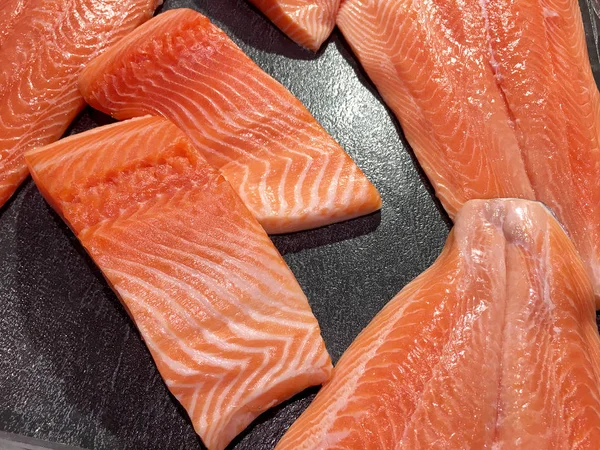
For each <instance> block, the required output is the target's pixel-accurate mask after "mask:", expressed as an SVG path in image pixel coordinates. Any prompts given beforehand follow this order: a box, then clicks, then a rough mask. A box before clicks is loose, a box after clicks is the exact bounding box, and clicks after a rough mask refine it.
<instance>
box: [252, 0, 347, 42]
mask: <svg viewBox="0 0 600 450" xmlns="http://www.w3.org/2000/svg"><path fill="white" fill-rule="evenodd" d="M250 3H252V4H253V5H254V6H256V7H257V8H258V9H260V10H261V11H262V13H263V14H264V15H265V16H267V17H268V18H269V19H271V21H272V22H273V23H274V24H275V25H277V27H278V28H279V29H280V30H281V31H283V32H284V33H285V34H287V35H288V37H289V38H290V39H291V40H293V41H294V42H296V43H297V44H298V45H301V46H303V47H306V48H308V49H310V50H312V51H314V52H316V51H317V50H319V48H320V47H321V45H322V44H323V42H325V41H326V40H327V38H328V37H329V35H330V34H331V32H332V31H333V28H334V27H335V17H336V15H337V12H338V9H339V7H340V0H250Z"/></svg>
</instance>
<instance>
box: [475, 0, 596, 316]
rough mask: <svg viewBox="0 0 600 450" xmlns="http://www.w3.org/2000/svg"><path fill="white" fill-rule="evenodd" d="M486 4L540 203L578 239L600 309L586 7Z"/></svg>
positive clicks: (557, 1) (512, 1)
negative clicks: (584, 14) (584, 21)
mask: <svg viewBox="0 0 600 450" xmlns="http://www.w3.org/2000/svg"><path fill="white" fill-rule="evenodd" d="M483 5H484V7H485V9H484V11H485V14H486V17H487V19H488V30H489V31H488V32H489V36H490V43H491V44H490V50H491V58H493V60H494V61H495V65H494V70H495V73H496V78H497V80H498V83H499V86H500V88H501V89H502V92H503V93H504V96H505V99H506V102H507V105H508V108H509V110H510V112H511V115H512V117H513V118H514V126H515V130H516V134H517V137H518V139H519V143H520V145H521V148H522V150H523V156H524V158H525V165H526V168H527V173H528V174H529V177H530V179H531V184H532V186H533V189H534V190H535V194H536V198H537V199H538V200H541V201H542V202H544V203H545V204H546V205H548V206H549V207H550V208H551V209H552V210H553V211H554V212H555V213H556V215H557V216H558V218H559V219H560V221H561V222H562V224H563V225H564V226H565V228H566V229H567V232H568V234H569V236H570V237H571V239H573V241H574V242H575V245H576V247H577V249H578V250H579V253H580V254H581V256H582V258H583V260H584V262H585V263H586V264H587V267H588V270H589V273H590V276H591V277H592V281H593V283H594V290H595V292H596V297H597V301H598V307H599V308H600V94H599V93H598V88H597V86H596V82H595V81H594V77H593V75H592V69H591V67H590V60H589V57H588V53H587V47H586V42H585V34H584V31H583V24H582V18H581V11H580V9H579V4H578V3H577V1H576V0H488V1H486V2H484V3H483ZM506 17H510V18H511V20H510V21H508V20H507V19H506Z"/></svg>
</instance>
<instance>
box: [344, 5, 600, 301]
mask: <svg viewBox="0 0 600 450" xmlns="http://www.w3.org/2000/svg"><path fill="white" fill-rule="evenodd" d="M337 24H338V25H339V27H340V29H341V30H342V32H343V33H344V36H345V37H346V38H347V39H348V41H349V42H350V45H351V46H352V48H353V49H354V50H355V52H356V54H357V55H358V57H359V59H360V60H361V63H362V64H363V66H364V67H365V70H366V71H367V73H368V74H369V76H370V77H371V79H372V80H373V82H374V83H375V84H376V85H377V88H378V90H379V92H380V93H381V94H382V96H383V98H384V99H385V101H386V103H387V104H388V105H389V106H390V108H391V109H392V110H393V111H394V113H395V114H396V116H397V117H398V119H399V120H400V122H401V125H402V128H403V130H404V132H405V134H406V137H407V139H408V141H409V143H410V144H411V146H412V148H413V150H414V152H415V154H416V156H417V158H418V159H419V162H420V163H421V164H422V166H423V168H424V170H425V172H426V173H427V175H428V177H429V179H430V180H431V182H432V184H433V186H434V187H435V190H436V193H437V195H438V197H439V198H440V200H441V201H442V204H443V205H444V207H445V208H446V210H447V211H448V213H449V215H450V216H451V217H452V216H453V215H454V214H455V212H456V211H457V209H458V208H460V206H461V205H462V204H463V203H464V202H465V201H466V200H468V199H471V198H489V197H502V196H511V197H522V198H533V197H534V198H535V199H537V200H540V201H542V202H544V203H545V204H546V205H547V206H549V207H550V208H551V209H552V211H553V212H554V213H555V214H556V215H557V217H558V218H559V220H560V221H561V223H562V224H563V226H564V227H565V228H566V230H567V233H568V234H569V236H570V237H571V238H572V239H573V241H574V242H575V245H576V247H577V249H578V250H579V252H580V254H581V256H582V258H583V260H584V262H585V263H586V266H587V268H588V272H589V274H590V276H591V277H592V283H593V285H594V291H595V293H596V298H597V302H598V304H597V306H598V307H599V308H600V177H599V176H598V174H599V173H600V94H599V93H598V89H597V87H596V84H595V82H594V78H593V76H592V71H591V67H590V62H589V58H588V54H587V48H586V43H585V35H584V32H583V25H582V19H581V12H580V10H579V5H578V3H577V1H576V0H466V1H459V0H443V1H442V0H425V1H418V2H414V1H410V0H347V1H345V2H344V3H343V5H342V7H341V9H340V13H339V15H338V18H337ZM494 136H496V137H497V138H502V139H504V143H501V144H499V145H496V143H495V142H494ZM507 172H508V173H512V174H513V177H512V178H511V177H510V176H507V175H506V173H507ZM498 175H500V176H498ZM515 177H516V178H515ZM516 179H518V180H520V181H519V182H516V181H515V180H516ZM486 180H490V183H486ZM527 180H529V182H530V183H531V189H530V188H528V187H526V185H527ZM518 186H521V188H517V189H515V187H518ZM532 189H533V190H532ZM507 192H510V194H508V193H507ZM496 194H497V195H496Z"/></svg>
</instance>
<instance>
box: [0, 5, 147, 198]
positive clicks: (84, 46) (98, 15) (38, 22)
mask: <svg viewBox="0 0 600 450" xmlns="http://www.w3.org/2000/svg"><path fill="white" fill-rule="evenodd" d="M158 4H159V1H158V0H65V1H56V0H6V1H4V2H2V4H1V5H0V67H2V71H1V72H0V207H1V206H2V205H4V203H6V201H7V200H8V199H9V198H10V196H11V195H12V194H13V193H14V191H15V190H16V188H17V187H18V186H19V184H21V182H22V181H23V180H24V179H25V178H26V176H27V174H28V172H27V167H26V166H25V161H24V160H23V154H24V153H25V151H27V150H29V149H32V148H34V147H38V146H41V145H46V144H49V143H51V142H54V141H56V140H57V139H59V138H60V137H61V136H62V134H63V133H64V132H65V130H66V128H67V127H68V126H69V124H70V123H71V121H72V120H73V118H75V116H76V115H77V114H78V113H79V111H80V110H81V109H83V107H84V105H85V102H84V100H83V98H82V96H81V94H80V93H79V90H78V87H77V78H78V75H79V72H80V71H81V70H82V69H83V66H84V65H85V64H86V63H87V62H89V61H90V60H91V59H92V58H94V57H95V56H97V55H99V54H100V53H102V51H103V50H104V49H106V48H107V47H108V46H110V45H111V44H113V43H114V42H116V41H117V40H118V39H120V38H121V37H123V36H124V35H126V34H127V33H128V32H129V31H131V30H133V29H134V28H135V27H136V26H138V25H139V24H141V23H142V22H144V21H145V20H147V19H149V18H150V17H152V13H153V12H154V9H155V8H156V7H157V6H158Z"/></svg>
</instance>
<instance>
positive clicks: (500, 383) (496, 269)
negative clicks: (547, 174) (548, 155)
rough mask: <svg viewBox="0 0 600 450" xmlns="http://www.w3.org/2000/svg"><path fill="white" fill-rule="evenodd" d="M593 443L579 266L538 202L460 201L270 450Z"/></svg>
mask: <svg viewBox="0 0 600 450" xmlns="http://www.w3.org/2000/svg"><path fill="white" fill-rule="evenodd" d="M598 442H600V337H599V336H598V329H597V327H596V320H595V311H594V292H593V289H592V285H591V283H590V280H589V277H588V275H587V273H586V270H585V267H584V265H583V262H582V260H581V259H580V257H579V255H578V254H577V252H576V250H575V247H574V246H573V244H572V242H571V240H570V239H569V238H568V237H567V235H566V234H565V233H564V231H563V230H562V228H561V226H560V225H559V224H558V222H557V221H556V220H555V219H554V217H553V216H552V215H551V213H550V212H549V211H548V210H547V209H546V208H545V207H544V206H543V205H542V204H541V203H537V202H531V201H527V200H487V201H484V200H472V201H469V202H467V203H466V204H465V206H464V207H463V208H462V209H461V211H460V212H459V213H458V215H457V216H456V221H455V226H454V229H453V230H452V232H451V233H450V236H449V238H448V241H447V243H446V246H445V248H444V250H443V252H442V254H441V256H440V257H439V258H438V260H437V261H436V262H435V263H434V264H433V265H432V266H431V267H430V268H429V269H428V270H427V271H425V272H424V273H423V274H421V275H420V276H419V277H418V278H416V279H415V280H414V281H413V282H412V283H410V284H409V285H408V286H406V287H405V288H404V289H403V290H402V291H401V292H400V293H399V294H398V295H397V296H396V297H395V298H394V299H392V300H391V301H390V303H389V304H388V305H386V307H385V308H384V309H383V310H382V311H381V312H380V313H379V314H378V315H377V316H376V317H375V318H374V319H373V321H372V322H371V323H370V324H369V325H368V326H367V328H365V329H364V330H363V331H362V332H361V334H360V335H359V336H358V337H357V339H356V340H355V341H354V342H353V343H352V345H351V346H350V347H349V348H348V350H347V351H346V352H345V353H344V355H343V356H342V358H341V359H340V361H339V363H338V364H337V366H336V368H335V372H334V376H333V378H332V380H331V381H330V382H329V383H328V384H327V385H326V386H325V387H324V388H323V389H321V391H320V392H319V393H318V394H317V397H316V398H315V400H314V402H313V403H312V404H311V405H310V406H309V408H308V409H307V410H306V411H305V412H304V414H303V415H302V416H301V417H300V418H299V419H298V420H297V421H296V423H294V424H293V425H292V427H291V428H290V429H289V430H288V432H287V434H286V435H284V437H283V439H282V440H281V442H280V443H279V445H278V446H277V449H278V450H285V449H294V450H298V449H346V450H347V449H382V450H384V449H385V450H387V449H406V450H409V449H410V450H414V449H428V450H429V449H465V450H478V449H490V450H491V449H507V450H508V449H511V450H512V449H540V450H546V449H548V450H550V449H570V450H572V449H590V450H593V449H596V448H598Z"/></svg>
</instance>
